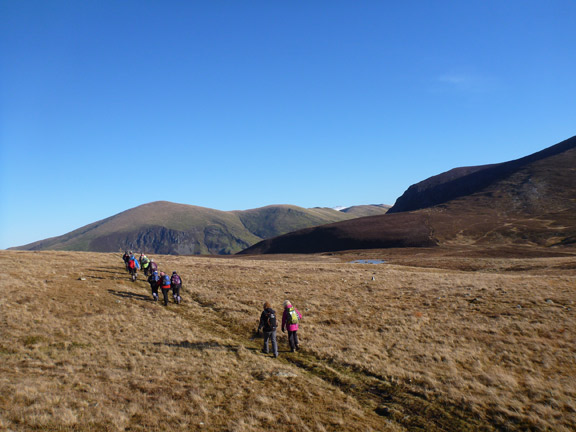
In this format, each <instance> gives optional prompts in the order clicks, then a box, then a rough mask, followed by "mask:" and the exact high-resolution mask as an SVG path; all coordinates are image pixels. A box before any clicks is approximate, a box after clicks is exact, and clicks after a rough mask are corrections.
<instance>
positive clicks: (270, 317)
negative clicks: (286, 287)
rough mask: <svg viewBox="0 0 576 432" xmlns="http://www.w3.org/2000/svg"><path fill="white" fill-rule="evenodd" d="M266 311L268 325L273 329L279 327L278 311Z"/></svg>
mask: <svg viewBox="0 0 576 432" xmlns="http://www.w3.org/2000/svg"><path fill="white" fill-rule="evenodd" d="M265 313H266V318H265V322H266V327H268V328H271V329H275V328H276V327H278V324H276V313H274V312H270V311H266V312H265Z"/></svg>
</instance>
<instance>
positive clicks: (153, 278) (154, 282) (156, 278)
mask: <svg viewBox="0 0 576 432" xmlns="http://www.w3.org/2000/svg"><path fill="white" fill-rule="evenodd" d="M148 283H149V284H150V288H151V289H152V298H153V299H154V301H158V284H159V283H160V275H159V274H158V272H157V271H155V272H154V273H152V274H151V275H150V276H149V277H148Z"/></svg>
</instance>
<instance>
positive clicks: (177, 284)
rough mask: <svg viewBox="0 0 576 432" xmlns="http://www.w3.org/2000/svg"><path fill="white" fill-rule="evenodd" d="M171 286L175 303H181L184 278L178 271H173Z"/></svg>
mask: <svg viewBox="0 0 576 432" xmlns="http://www.w3.org/2000/svg"><path fill="white" fill-rule="evenodd" d="M170 287H171V288H172V296H173V297H174V303H178V304H180V301H181V300H182V298H181V297H180V289H181V288H182V278H181V277H180V276H179V275H178V273H176V272H172V277H171V278H170Z"/></svg>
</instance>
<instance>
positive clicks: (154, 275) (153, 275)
mask: <svg viewBox="0 0 576 432" xmlns="http://www.w3.org/2000/svg"><path fill="white" fill-rule="evenodd" d="M150 278H151V280H152V281H154V282H156V283H158V281H159V280H160V276H158V274H157V273H156V274H152V275H151V276H150Z"/></svg>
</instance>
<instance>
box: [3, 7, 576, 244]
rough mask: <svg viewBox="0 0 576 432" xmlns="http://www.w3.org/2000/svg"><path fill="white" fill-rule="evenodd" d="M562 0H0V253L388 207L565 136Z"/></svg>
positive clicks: (572, 98) (570, 22) (570, 112)
mask: <svg viewBox="0 0 576 432" xmlns="http://www.w3.org/2000/svg"><path fill="white" fill-rule="evenodd" d="M575 23H576V1H574V0H546V1H542V0H506V1H503V0H462V1H454V0H434V1H432V0H418V1H416V0H402V1H387V0H379V1H375V0H366V1H354V0H348V1H343V0H311V1H306V2H295V1H286V0H285V1H270V0H247V1H233V0H228V1H224V0H202V1H200V0H178V1H176V0H172V1H160V0H157V1H152V0H123V1H112V0H82V1H76V0H69V1H63V0H50V1H46V0H21V1H17V0H0V158H1V161H0V164H1V165H0V169H1V173H0V248H7V247H11V246H18V245H23V244H26V243H29V242H32V241H36V240H41V239H44V238H47V237H52V236H57V235H61V234H65V233H66V232H69V231H72V230H73V229H76V228H79V227H81V226H83V225H86V224H89V223H92V222H95V221H97V220H100V219H103V218H106V217H108V216H112V215H114V214H117V213H119V212H121V211H124V210H127V209H129V208H132V207H135V206H138V205H140V204H144V203H147V202H151V201H156V200H167V201H173V202H177V203H184V204H193V205H199V206H203V207H210V208H215V209H220V210H243V209H249V208H256V207H261V206H265V205H269V204H294V205H298V206H302V207H315V206H326V207H333V206H338V205H357V204H374V203H385V204H394V201H395V200H396V198H397V197H398V196H400V195H401V194H402V193H403V192H404V190H405V189H406V188H408V187H409V186H410V185H411V184H413V183H417V182H418V181H421V180H424V179H425V178H427V177H430V176H432V175H435V174H439V173H441V172H444V171H447V170H449V169H451V168H454V167H457V166H469V165H481V164H486V163H496V162H504V161H507V160H511V159H515V158H518V157H522V156H525V155H527V154H530V153H533V152H536V151H538V150H541V149H543V148H545V147H549V146H551V145H553V144H556V143H558V142H560V141H562V140H564V139H567V138H569V137H571V136H574V135H576V79H575V76H576V75H575V71H576V25H575Z"/></svg>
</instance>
